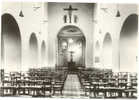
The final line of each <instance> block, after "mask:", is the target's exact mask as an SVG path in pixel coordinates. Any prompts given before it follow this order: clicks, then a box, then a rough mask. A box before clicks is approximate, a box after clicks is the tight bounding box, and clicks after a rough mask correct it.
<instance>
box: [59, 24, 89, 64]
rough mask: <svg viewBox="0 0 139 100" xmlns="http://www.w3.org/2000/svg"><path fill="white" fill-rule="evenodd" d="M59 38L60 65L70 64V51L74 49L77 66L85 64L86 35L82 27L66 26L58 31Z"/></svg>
mask: <svg viewBox="0 0 139 100" xmlns="http://www.w3.org/2000/svg"><path fill="white" fill-rule="evenodd" d="M57 39H58V49H57V50H58V54H57V65H58V66H68V62H70V60H71V55H70V53H69V51H74V56H73V60H74V61H75V63H76V66H85V44H86V41H85V36H84V34H83V32H82V31H81V30H80V28H78V27H77V26H74V25H67V26H64V27H62V28H61V29H60V31H59V32H58V34H57ZM75 45H76V46H75ZM77 45H78V46H77ZM61 51H62V52H61Z"/></svg>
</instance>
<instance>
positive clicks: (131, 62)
mask: <svg viewBox="0 0 139 100" xmlns="http://www.w3.org/2000/svg"><path fill="white" fill-rule="evenodd" d="M137 31H138V15H136V14H131V15H129V16H128V17H127V18H126V19H125V21H124V23H123V26H122V28H121V32H120V39H119V70H120V71H127V72H129V71H130V72H131V71H133V72H136V70H137V69H136V63H137V62H136V58H137Z"/></svg>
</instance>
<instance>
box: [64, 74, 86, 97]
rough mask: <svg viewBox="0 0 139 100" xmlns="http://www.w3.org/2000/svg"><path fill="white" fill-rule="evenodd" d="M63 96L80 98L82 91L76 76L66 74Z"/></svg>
mask: <svg viewBox="0 0 139 100" xmlns="http://www.w3.org/2000/svg"><path fill="white" fill-rule="evenodd" d="M63 95H64V96H66V97H73V98H77V97H81V96H82V95H83V90H82V89H81V84H80V81H79V78H78V76H77V75H76V74H68V76H67V79H66V81H65V85H64V89H63Z"/></svg>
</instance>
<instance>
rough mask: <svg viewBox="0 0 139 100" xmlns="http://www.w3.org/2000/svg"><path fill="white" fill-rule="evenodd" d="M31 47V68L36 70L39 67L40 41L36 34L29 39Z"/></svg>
mask: <svg viewBox="0 0 139 100" xmlns="http://www.w3.org/2000/svg"><path fill="white" fill-rule="evenodd" d="M29 46H30V66H31V67H33V68H36V67H37V66H38V41H37V37H36V34H35V33H32V34H31V36H30V39H29Z"/></svg>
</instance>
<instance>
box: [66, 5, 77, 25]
mask: <svg viewBox="0 0 139 100" xmlns="http://www.w3.org/2000/svg"><path fill="white" fill-rule="evenodd" d="M64 10H65V11H68V15H69V23H71V19H72V11H77V10H78V9H77V8H72V6H71V5H70V6H69V8H64Z"/></svg>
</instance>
